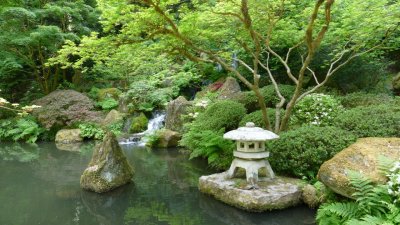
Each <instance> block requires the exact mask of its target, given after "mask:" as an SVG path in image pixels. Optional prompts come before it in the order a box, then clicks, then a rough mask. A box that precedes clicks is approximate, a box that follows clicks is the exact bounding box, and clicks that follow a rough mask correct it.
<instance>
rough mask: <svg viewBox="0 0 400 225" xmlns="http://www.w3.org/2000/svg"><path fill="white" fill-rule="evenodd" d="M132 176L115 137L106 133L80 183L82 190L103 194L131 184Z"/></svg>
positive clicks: (131, 171) (130, 168)
mask: <svg viewBox="0 0 400 225" xmlns="http://www.w3.org/2000/svg"><path fill="white" fill-rule="evenodd" d="M133 174H134V172H133V169H132V167H131V166H130V164H129V162H128V160H127V159H126V157H125V155H124V153H123V152H122V150H121V147H120V146H119V145H118V141H117V139H116V137H115V135H114V134H113V133H111V132H108V133H107V134H106V136H105V137H104V139H103V142H102V143H101V144H100V145H97V146H96V147H95V149H94V152H93V156H92V160H91V161H90V163H89V167H88V168H86V169H85V171H84V172H83V174H82V176H81V181H80V183H81V187H82V188H83V189H86V190H90V191H94V192H97V193H103V192H107V191H110V190H113V189H115V188H117V187H119V186H122V185H124V184H127V183H129V182H131V181H132V177H133Z"/></svg>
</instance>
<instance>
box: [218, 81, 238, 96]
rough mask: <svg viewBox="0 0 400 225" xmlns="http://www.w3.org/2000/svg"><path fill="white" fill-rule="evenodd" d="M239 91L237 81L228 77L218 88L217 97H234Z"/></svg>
mask: <svg viewBox="0 0 400 225" xmlns="http://www.w3.org/2000/svg"><path fill="white" fill-rule="evenodd" d="M240 93H241V91H240V85H239V83H238V82H237V81H236V79H235V78H232V77H228V78H226V81H225V83H224V84H223V85H222V87H221V88H220V89H219V94H218V99H236V98H237V96H238V95H239V94H240Z"/></svg>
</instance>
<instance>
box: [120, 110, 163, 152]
mask: <svg viewBox="0 0 400 225" xmlns="http://www.w3.org/2000/svg"><path fill="white" fill-rule="evenodd" d="M164 121H165V112H164V111H155V112H153V114H152V118H151V119H150V120H149V123H148V124H147V130H145V131H143V132H140V133H136V134H132V135H131V136H130V137H129V138H127V139H125V140H122V141H120V142H119V144H121V145H145V144H146V140H145V138H144V137H145V136H146V135H147V134H151V133H153V132H155V131H156V130H159V129H161V128H162V127H163V126H164Z"/></svg>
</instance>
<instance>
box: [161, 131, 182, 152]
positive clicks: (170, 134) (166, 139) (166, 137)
mask: <svg viewBox="0 0 400 225" xmlns="http://www.w3.org/2000/svg"><path fill="white" fill-rule="evenodd" d="M157 135H158V142H157V145H156V147H159V148H171V147H176V146H178V142H179V140H180V139H181V135H180V134H179V133H178V132H176V131H172V130H168V129H164V130H160V131H159V132H157Z"/></svg>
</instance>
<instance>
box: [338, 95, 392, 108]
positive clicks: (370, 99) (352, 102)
mask: <svg viewBox="0 0 400 225" xmlns="http://www.w3.org/2000/svg"><path fill="white" fill-rule="evenodd" d="M339 99H340V102H341V103H342V105H343V106H344V107H345V108H354V107H357V106H369V105H380V104H387V103H391V102H393V100H394V99H393V97H392V96H390V95H388V94H384V93H381V94H371V93H365V92H354V93H351V94H347V95H344V96H341V97H339Z"/></svg>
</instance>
